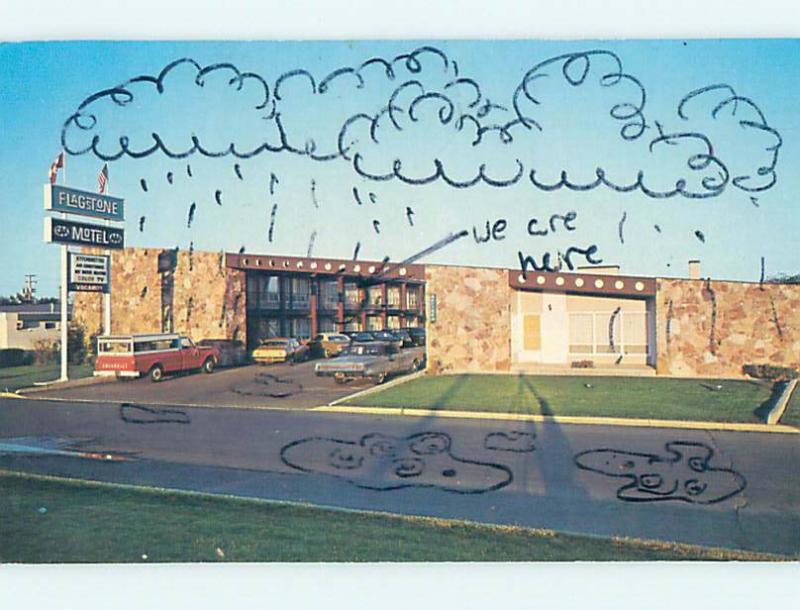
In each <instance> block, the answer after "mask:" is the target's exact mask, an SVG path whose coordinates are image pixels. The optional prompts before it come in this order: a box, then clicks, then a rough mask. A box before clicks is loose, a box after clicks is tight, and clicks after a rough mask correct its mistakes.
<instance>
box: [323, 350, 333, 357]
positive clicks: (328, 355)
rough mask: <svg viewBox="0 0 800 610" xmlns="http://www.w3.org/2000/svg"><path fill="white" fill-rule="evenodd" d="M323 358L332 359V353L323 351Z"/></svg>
mask: <svg viewBox="0 0 800 610" xmlns="http://www.w3.org/2000/svg"><path fill="white" fill-rule="evenodd" d="M322 357H323V358H330V357H331V353H330V351H328V350H326V349H324V350H322Z"/></svg>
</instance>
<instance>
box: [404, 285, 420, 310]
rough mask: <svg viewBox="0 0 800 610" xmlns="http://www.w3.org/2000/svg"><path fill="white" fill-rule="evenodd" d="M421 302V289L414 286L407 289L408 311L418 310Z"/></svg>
mask: <svg viewBox="0 0 800 610" xmlns="http://www.w3.org/2000/svg"><path fill="white" fill-rule="evenodd" d="M418 302H419V289H417V288H416V287H412V286H407V287H406V307H407V308H408V309H416V308H417V303H418Z"/></svg>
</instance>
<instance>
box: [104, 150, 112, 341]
mask: <svg viewBox="0 0 800 610" xmlns="http://www.w3.org/2000/svg"><path fill="white" fill-rule="evenodd" d="M103 168H104V169H105V170H106V184H105V193H106V195H110V194H111V178H110V177H109V175H108V164H103ZM105 224H106V226H107V227H109V226H111V221H109V220H108V219H106V223H105ZM105 254H106V255H107V256H108V274H109V276H110V275H111V250H106V251H105ZM103 328H104V329H105V334H106V336H108V335H110V334H111V285H110V282H109V286H108V291H106V292H105V293H103Z"/></svg>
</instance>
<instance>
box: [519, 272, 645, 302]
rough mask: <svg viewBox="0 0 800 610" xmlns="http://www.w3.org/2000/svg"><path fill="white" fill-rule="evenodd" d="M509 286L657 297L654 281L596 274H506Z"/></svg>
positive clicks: (567, 291)
mask: <svg viewBox="0 0 800 610" xmlns="http://www.w3.org/2000/svg"><path fill="white" fill-rule="evenodd" d="M508 285H509V286H511V287H512V288H515V289H517V290H535V291H547V292H565V293H570V294H585V295H591V296H602V297H626V298H637V297H638V298H651V297H655V296H656V280H655V278H651V277H637V276H631V275H605V274H602V275H601V274H595V273H580V272H570V273H556V272H552V271H529V272H527V274H522V273H520V272H518V271H517V272H515V271H509V273H508Z"/></svg>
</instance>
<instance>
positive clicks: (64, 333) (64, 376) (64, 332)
mask: <svg viewBox="0 0 800 610" xmlns="http://www.w3.org/2000/svg"><path fill="white" fill-rule="evenodd" d="M62 154H63V155H64V168H63V169H64V173H63V174H62V175H61V176H62V182H61V183H62V184H63V185H64V186H66V185H67V152H66V151H62ZM66 217H67V215H66V214H64V213H62V214H61V218H66ZM68 248H69V246H67V244H61V294H60V295H59V301H60V302H61V375H59V378H58V380H59V381H69V367H68V366H67V364H68V362H69V360H68V354H67V350H68V345H67V344H68V342H69V329H68V326H69V319H68V318H69V312H68V309H67V306H68V304H67V300H68V299H69V288H68V287H67V259H68V258H69V252H68V251H67V249H68Z"/></svg>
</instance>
